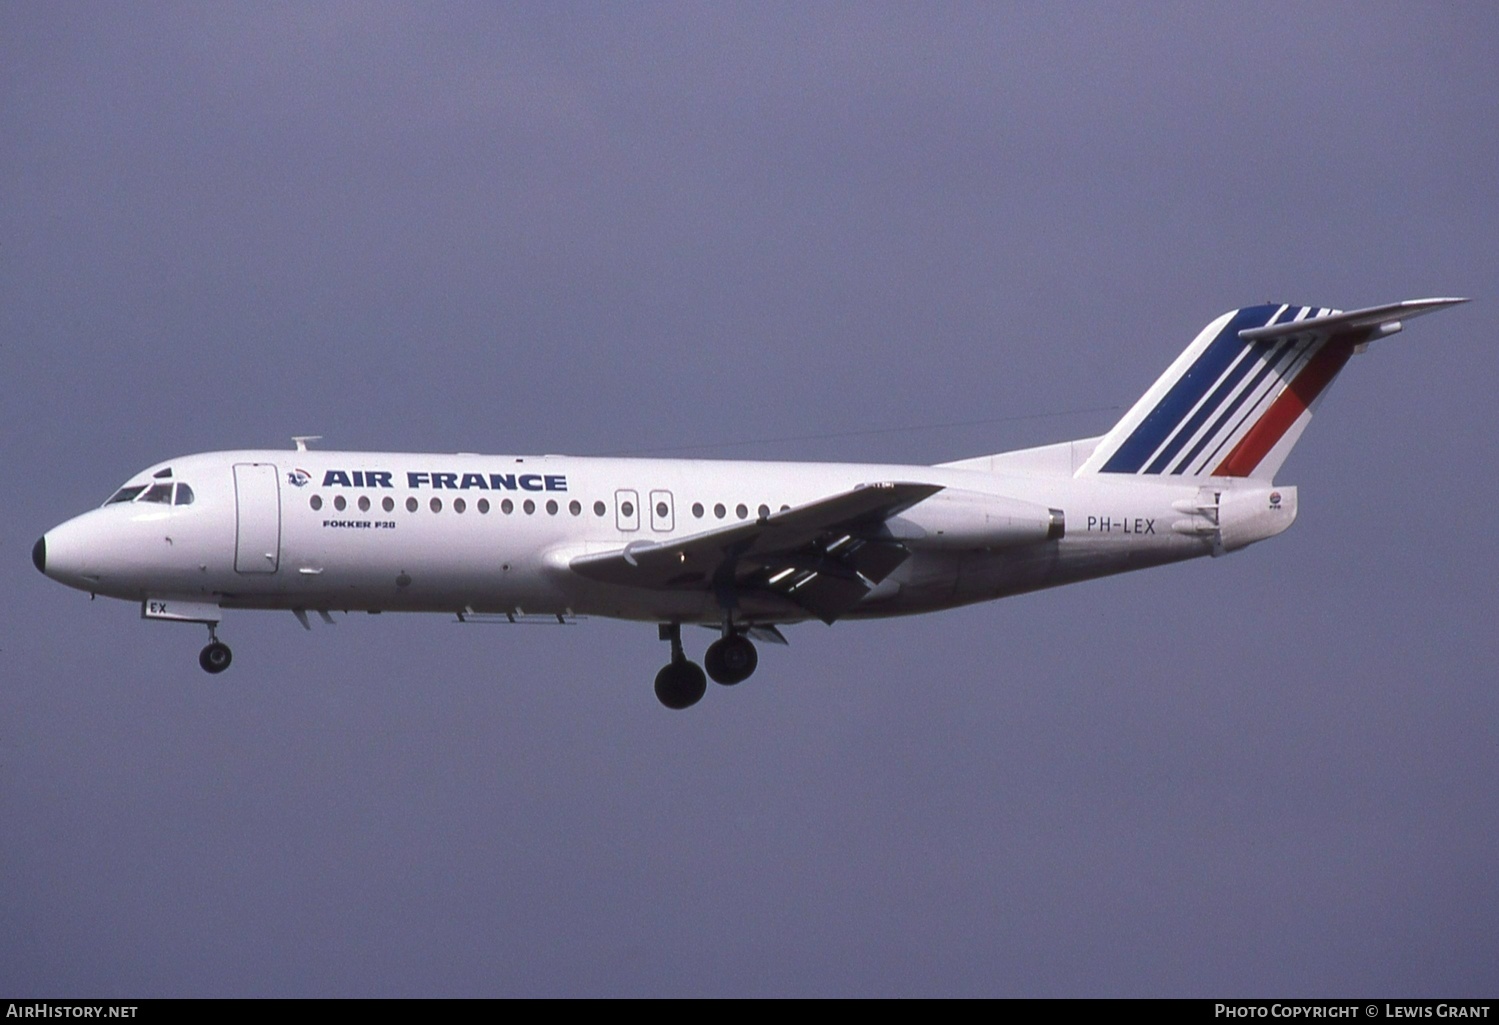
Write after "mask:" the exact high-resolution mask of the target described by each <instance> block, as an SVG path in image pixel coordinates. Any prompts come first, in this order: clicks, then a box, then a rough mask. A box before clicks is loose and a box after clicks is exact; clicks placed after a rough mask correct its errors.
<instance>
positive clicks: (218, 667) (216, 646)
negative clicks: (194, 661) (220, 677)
mask: <svg viewBox="0 0 1499 1025" xmlns="http://www.w3.org/2000/svg"><path fill="white" fill-rule="evenodd" d="M232 661H234V652H232V651H230V650H229V645H227V644H225V643H224V642H223V641H221V640H219V638H218V635H217V634H215V633H214V629H213V624H212V623H210V624H208V644H207V646H206V647H204V649H203V650H202V651H200V652H198V665H200V666H202V667H203V671H204V672H205V673H215V674H217V673H222V672H223V671H224V670H225V669H228V668H229V663H230V662H232Z"/></svg>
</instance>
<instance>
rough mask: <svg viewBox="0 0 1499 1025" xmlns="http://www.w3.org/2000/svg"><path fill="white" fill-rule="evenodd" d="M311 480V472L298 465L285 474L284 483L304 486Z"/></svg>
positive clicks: (299, 486)
mask: <svg viewBox="0 0 1499 1025" xmlns="http://www.w3.org/2000/svg"><path fill="white" fill-rule="evenodd" d="M311 480H312V474H310V473H308V472H307V471H306V470H304V469H302V468H301V467H298V468H297V469H295V470H291V471H288V473H287V474H286V483H288V484H290V485H292V486H293V487H298V488H305V487H306V486H307V485H308V483H309V482H310V481H311Z"/></svg>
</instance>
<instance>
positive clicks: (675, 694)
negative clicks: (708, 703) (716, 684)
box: [656, 659, 708, 709]
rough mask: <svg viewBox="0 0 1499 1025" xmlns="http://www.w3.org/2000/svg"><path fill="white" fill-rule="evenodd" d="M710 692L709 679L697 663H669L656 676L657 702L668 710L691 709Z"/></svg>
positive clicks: (684, 660)
mask: <svg viewBox="0 0 1499 1025" xmlns="http://www.w3.org/2000/svg"><path fill="white" fill-rule="evenodd" d="M707 690H708V678H707V677H705V676H704V675H703V669H702V667H701V666H699V665H698V664H697V663H696V662H688V661H687V660H686V659H683V660H682V661H680V662H668V663H667V664H666V665H664V666H662V667H661V671H660V672H659V673H657V674H656V700H658V701H660V702H661V703H662V704H663V705H665V706H666V707H667V708H672V709H683V708H691V707H692V706H693V705H695V704H697V703H698V702H699V701H701V700H702V698H703V695H704V694H705V693H707Z"/></svg>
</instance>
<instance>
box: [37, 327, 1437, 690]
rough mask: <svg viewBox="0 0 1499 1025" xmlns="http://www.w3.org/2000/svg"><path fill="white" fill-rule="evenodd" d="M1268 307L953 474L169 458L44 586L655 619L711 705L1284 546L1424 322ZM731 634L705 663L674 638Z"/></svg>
mask: <svg viewBox="0 0 1499 1025" xmlns="http://www.w3.org/2000/svg"><path fill="white" fill-rule="evenodd" d="M1466 301H1467V300H1465V299H1457V298H1434V299H1416V300H1408V301H1406V302H1400V303H1393V304H1389V305H1384V306H1375V307H1370V308H1368V309H1361V310H1354V311H1351V312H1342V311H1338V310H1334V309H1330V308H1325V307H1311V306H1298V305H1292V304H1286V303H1268V304H1263V305H1257V306H1250V307H1246V308H1243V309H1238V310H1234V311H1231V312H1229V313H1225V314H1223V315H1222V316H1220V317H1218V318H1217V319H1216V320H1214V321H1212V322H1211V323H1210V324H1208V325H1207V327H1205V328H1204V329H1203V330H1202V332H1201V333H1200V334H1198V335H1197V337H1196V338H1195V339H1194V340H1193V341H1192V343H1191V344H1190V345H1189V346H1187V348H1186V349H1185V350H1184V351H1183V352H1182V353H1181V355H1180V356H1178V357H1177V359H1176V360H1175V362H1173V363H1172V364H1171V365H1170V367H1169V368H1167V370H1166V371H1165V373H1164V374H1162V375H1161V376H1160V378H1159V379H1158V380H1157V381H1156V382H1155V383H1154V384H1153V385H1152V386H1151V387H1150V389H1149V390H1148V391H1146V392H1145V394H1144V395H1143V396H1142V397H1141V398H1140V399H1139V400H1138V401H1137V402H1136V403H1135V404H1134V405H1133V406H1132V407H1131V408H1130V409H1129V411H1128V412H1127V413H1125V415H1124V417H1123V418H1122V419H1121V420H1120V421H1119V422H1118V423H1117V424H1115V425H1114V427H1113V428H1112V429H1111V430H1110V431H1108V433H1106V434H1103V435H1100V436H1097V437H1092V438H1083V439H1079V440H1074V441H1064V442H1061V443H1058V444H1051V445H1044V446H1041V447H1037V448H1027V449H1020V450H1016V451H1011V452H1003V453H998V454H995V455H987V456H979V457H977V458H970V459H960V460H957V461H955V462H948V463H941V464H938V465H935V466H903V465H881V464H852V463H813V462H751V461H715V460H698V459H640V458H602V457H573V456H561V455H541V456H534V455H532V456H514V455H508V456H507V455H476V454H469V453H459V454H448V455H442V454H402V453H394V452H338V451H322V450H314V449H311V448H309V447H308V442H309V441H310V440H316V439H314V438H305V437H303V438H296V439H294V441H295V448H294V449H292V450H284V449H283V450H274V451H273V450H249V451H234V452H210V453H205V454H199V455H189V456H183V457H180V458H176V459H171V460H168V461H166V462H163V463H158V464H157V465H155V466H151V467H148V468H146V469H145V470H142V471H141V472H140V473H138V474H136V475H134V476H133V477H131V478H130V479H129V480H128V481H127V482H126V483H125V484H124V485H123V486H121V487H120V488H118V489H117V490H116V491H115V492H114V493H113V494H111V495H110V497H109V498H108V500H107V501H105V503H104V504H103V506H101V507H100V508H98V509H94V510H92V511H90V512H86V513H84V514H82V515H81V516H77V517H75V518H73V519H71V520H68V521H67V522H65V523H63V524H61V525H59V526H57V527H54V528H52V529H51V530H49V531H47V532H46V533H45V534H44V535H43V536H42V537H41V538H40V539H39V540H38V541H37V542H36V545H35V546H34V548H33V550H32V561H33V562H34V563H35V565H36V568H37V569H38V570H40V571H41V572H42V573H44V574H45V575H46V576H48V577H51V578H52V579H53V580H56V581H58V582H60V583H63V584H66V585H68V586H70V587H74V588H77V589H79V590H81V591H87V592H89V593H90V594H91V595H98V594H102V595H106V596H108V597H112V598H120V599H124V600H126V601H131V602H139V603H140V606H141V616H142V618H144V619H149V620H155V621H165V622H188V623H197V624H203V625H206V626H207V627H208V637H209V643H208V645H207V646H206V647H204V648H203V650H202V652H201V653H200V655H199V663H200V664H201V666H202V668H203V669H204V670H206V671H207V672H209V673H219V672H222V671H223V670H225V669H227V668H228V667H229V663H230V660H231V658H232V655H231V652H230V650H229V647H228V646H227V645H226V644H224V642H222V641H220V640H219V639H218V634H217V626H218V624H219V623H220V621H221V620H222V614H223V611H224V610H228V609H275V610H282V611H286V610H289V611H291V612H292V613H293V614H294V615H295V616H296V618H297V619H298V621H299V622H300V623H301V625H302V626H303V627H304V628H307V629H311V626H310V624H309V622H308V618H307V613H308V612H309V611H312V612H315V613H317V614H318V615H319V616H320V617H321V618H322V619H323V620H325V621H327V622H332V621H333V620H332V618H331V615H330V611H331V610H343V611H345V612H353V611H361V610H363V611H366V612H369V613H382V612H397V611H403V612H442V613H447V614H456V615H457V617H458V618H459V619H460V620H464V621H470V620H480V621H482V620H486V619H490V620H497V621H501V622H523V621H534V620H546V621H550V622H563V623H566V622H572V621H575V620H576V619H577V618H579V617H589V616H595V617H608V618H615V619H625V620H636V621H644V622H654V623H656V624H657V625H658V633H659V637H660V639H661V640H663V641H669V642H670V645H671V657H670V661H669V662H668V663H667V664H666V665H665V666H664V667H663V668H662V669H661V670H660V672H659V673H658V674H657V676H656V680H655V692H656V696H657V698H658V699H659V700H660V701H661V703H662V704H663V705H665V706H666V707H668V708H672V709H682V708H687V707H689V706H691V705H693V704H695V703H696V702H697V701H698V700H699V699H701V698H702V697H703V695H704V694H705V693H706V691H707V681H706V678H705V677H712V679H713V680H714V681H716V682H717V683H720V684H725V685H732V684H737V683H739V682H741V681H743V680H745V679H747V678H748V677H749V676H750V675H751V674H752V673H753V672H754V671H755V668H756V666H757V664H758V661H759V656H758V652H757V650H756V647H755V644H754V641H760V642H762V643H765V642H770V643H779V644H785V643H786V638H785V635H784V634H783V633H782V632H781V627H784V626H787V625H790V624H794V623H798V622H804V621H808V620H814V619H816V620H821V621H823V622H824V623H828V624H832V623H834V622H836V621H838V620H842V619H863V618H871V617H886V616H901V615H911V614H916V613H925V612H933V611H937V610H940V609H947V608H953V607H956V606H960V605H967V604H970V603H974V602H981V601H989V600H992V599H996V598H1003V597H1007V596H1009V595H1014V594H1020V593H1022V592H1027V591H1034V590H1039V589H1042V588H1048V587H1055V586H1058V585H1061V584H1069V583H1074V582H1077V581H1082V580H1089V579H1093V578H1097V577H1102V576H1107V575H1111V574H1115V573H1122V572H1126V571H1130V570H1136V569H1144V568H1147V567H1151V566H1160V565H1164V564H1167V563H1174V562H1179V561H1181V560H1184V559H1191V558H1197V557H1200V556H1218V555H1222V554H1224V553H1227V552H1232V551H1236V550H1238V549H1240V548H1243V547H1245V546H1246V545H1250V544H1253V543H1254V542H1256V541H1262V540H1265V539H1267V538H1270V537H1274V536H1275V535H1277V534H1280V533H1281V532H1282V531H1284V530H1285V529H1286V528H1287V527H1289V526H1290V525H1291V523H1292V522H1293V521H1294V520H1295V519H1296V511H1297V491H1296V488H1295V487H1288V486H1283V485H1279V484H1276V483H1275V480H1274V478H1275V475H1276V473H1277V472H1278V471H1279V470H1280V468H1281V466H1282V464H1283V463H1284V462H1285V460H1286V457H1287V456H1288V455H1289V454H1290V451H1291V449H1292V447H1293V446H1294V445H1295V444H1296V442H1297V441H1298V440H1299V438H1300V437H1301V434H1302V432H1303V431H1304V430H1305V429H1306V426H1307V424H1308V422H1309V421H1310V420H1311V417H1312V414H1313V413H1314V412H1315V410H1316V408H1317V405H1318V402H1319V401H1320V400H1321V398H1322V396H1323V395H1324V394H1325V390H1326V388H1327V385H1328V384H1329V383H1330V382H1331V381H1332V379H1333V378H1334V377H1335V376H1336V375H1337V374H1338V372H1339V371H1340V370H1341V369H1342V368H1343V366H1344V364H1346V363H1347V361H1348V359H1349V358H1350V357H1351V356H1352V355H1353V354H1355V353H1358V352H1362V351H1364V349H1365V348H1367V346H1368V345H1369V343H1370V342H1372V341H1374V340H1377V339H1380V338H1384V337H1387V336H1389V335H1392V334H1394V333H1396V332H1398V331H1399V330H1401V327H1402V325H1403V323H1404V322H1405V321H1407V320H1410V319H1412V318H1414V317H1418V316H1421V315H1423V314H1426V313H1431V312H1433V311H1436V310H1440V309H1444V308H1446V307H1448V306H1452V305H1455V304H1457V303H1461V302H1466ZM684 624H688V625H691V624H700V625H703V626H707V627H710V628H711V629H713V630H715V631H717V632H718V634H719V637H718V639H716V640H715V641H713V642H712V643H711V644H710V645H709V646H708V647H707V650H706V654H705V655H704V659H703V661H704V664H705V666H706V672H705V669H704V667H703V666H699V665H698V664H697V663H695V662H693V661H691V660H689V659H688V658H687V656H686V654H685V652H684V648H683V643H682V629H681V628H682V626H683V625H684Z"/></svg>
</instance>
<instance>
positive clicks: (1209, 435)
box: [1077, 299, 1466, 480]
mask: <svg viewBox="0 0 1499 1025" xmlns="http://www.w3.org/2000/svg"><path fill="white" fill-rule="evenodd" d="M1460 302H1466V300H1464V299H1413V300H1410V301H1408V302H1403V303H1394V304H1391V305H1388V306H1376V307H1371V308H1369V309H1364V310H1354V311H1352V312H1349V313H1344V312H1342V311H1339V310H1333V309H1328V308H1326V307H1319V306H1292V305H1288V304H1276V303H1270V304H1266V305H1263V306H1249V307H1245V308H1244V309H1241V310H1234V311H1233V312H1231V313H1225V314H1224V315H1223V316H1221V317H1219V318H1218V319H1217V320H1215V321H1213V322H1212V323H1211V324H1209V325H1208V326H1207V327H1206V328H1204V329H1203V331H1202V333H1201V334H1199V335H1198V336H1197V338H1196V339H1194V340H1193V342H1192V344H1191V345H1189V346H1187V349H1186V351H1184V352H1183V353H1182V354H1181V355H1180V356H1178V357H1177V359H1176V361H1175V362H1174V363H1172V364H1171V366H1170V367H1169V368H1168V369H1167V370H1166V372H1165V373H1164V374H1162V375H1161V377H1160V379H1159V380H1157V381H1156V382H1155V384H1153V385H1151V387H1150V390H1149V391H1147V392H1146V393H1145V394H1144V396H1143V397H1141V399H1140V401H1138V402H1136V403H1135V405H1134V406H1133V407H1132V408H1131V409H1130V411H1129V412H1128V413H1126V414H1125V415H1124V418H1123V419H1122V420H1120V421H1119V423H1118V424H1116V425H1115V426H1114V429H1113V430H1111V431H1110V432H1109V433H1108V434H1107V435H1105V436H1104V438H1103V440H1102V441H1101V442H1100V443H1099V445H1098V448H1097V449H1095V450H1094V452H1093V454H1092V456H1090V457H1089V459H1088V460H1087V462H1085V463H1084V464H1083V465H1082V466H1081V467H1080V468H1079V469H1078V471H1077V473H1078V476H1082V475H1084V474H1090V473H1125V474H1157V475H1170V476H1184V477H1254V478H1259V479H1263V480H1270V479H1272V478H1273V477H1274V476H1275V473H1276V471H1278V470H1279V469H1280V467H1281V465H1282V464H1283V463H1284V462H1285V461H1286V456H1288V455H1289V454H1290V452H1291V449H1292V447H1293V446H1294V445H1295V444H1296V442H1297V440H1298V439H1299V438H1300V437H1301V433H1302V431H1304V430H1306V426H1307V424H1308V423H1310V422H1311V418H1312V413H1313V412H1314V411H1315V409H1316V405H1317V402H1318V401H1319V400H1320V399H1321V397H1322V395H1323V394H1324V393H1325V391H1326V389H1327V386H1328V385H1329V384H1331V383H1332V380H1333V378H1334V377H1336V376H1337V374H1338V371H1340V370H1342V369H1343V365H1344V364H1345V363H1347V362H1348V358H1349V357H1350V356H1352V355H1353V354H1354V353H1355V352H1360V351H1362V350H1363V347H1364V346H1365V345H1367V344H1368V343H1369V342H1370V341H1372V340H1374V339H1376V338H1382V337H1384V336H1386V335H1391V334H1394V333H1395V332H1397V331H1399V330H1400V328H1401V323H1402V321H1403V320H1409V319H1410V318H1412V317H1416V316H1420V315H1421V314H1423V313H1430V312H1431V311H1433V310H1437V309H1442V308H1443V307H1446V306H1450V305H1452V304H1454V303H1460Z"/></svg>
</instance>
